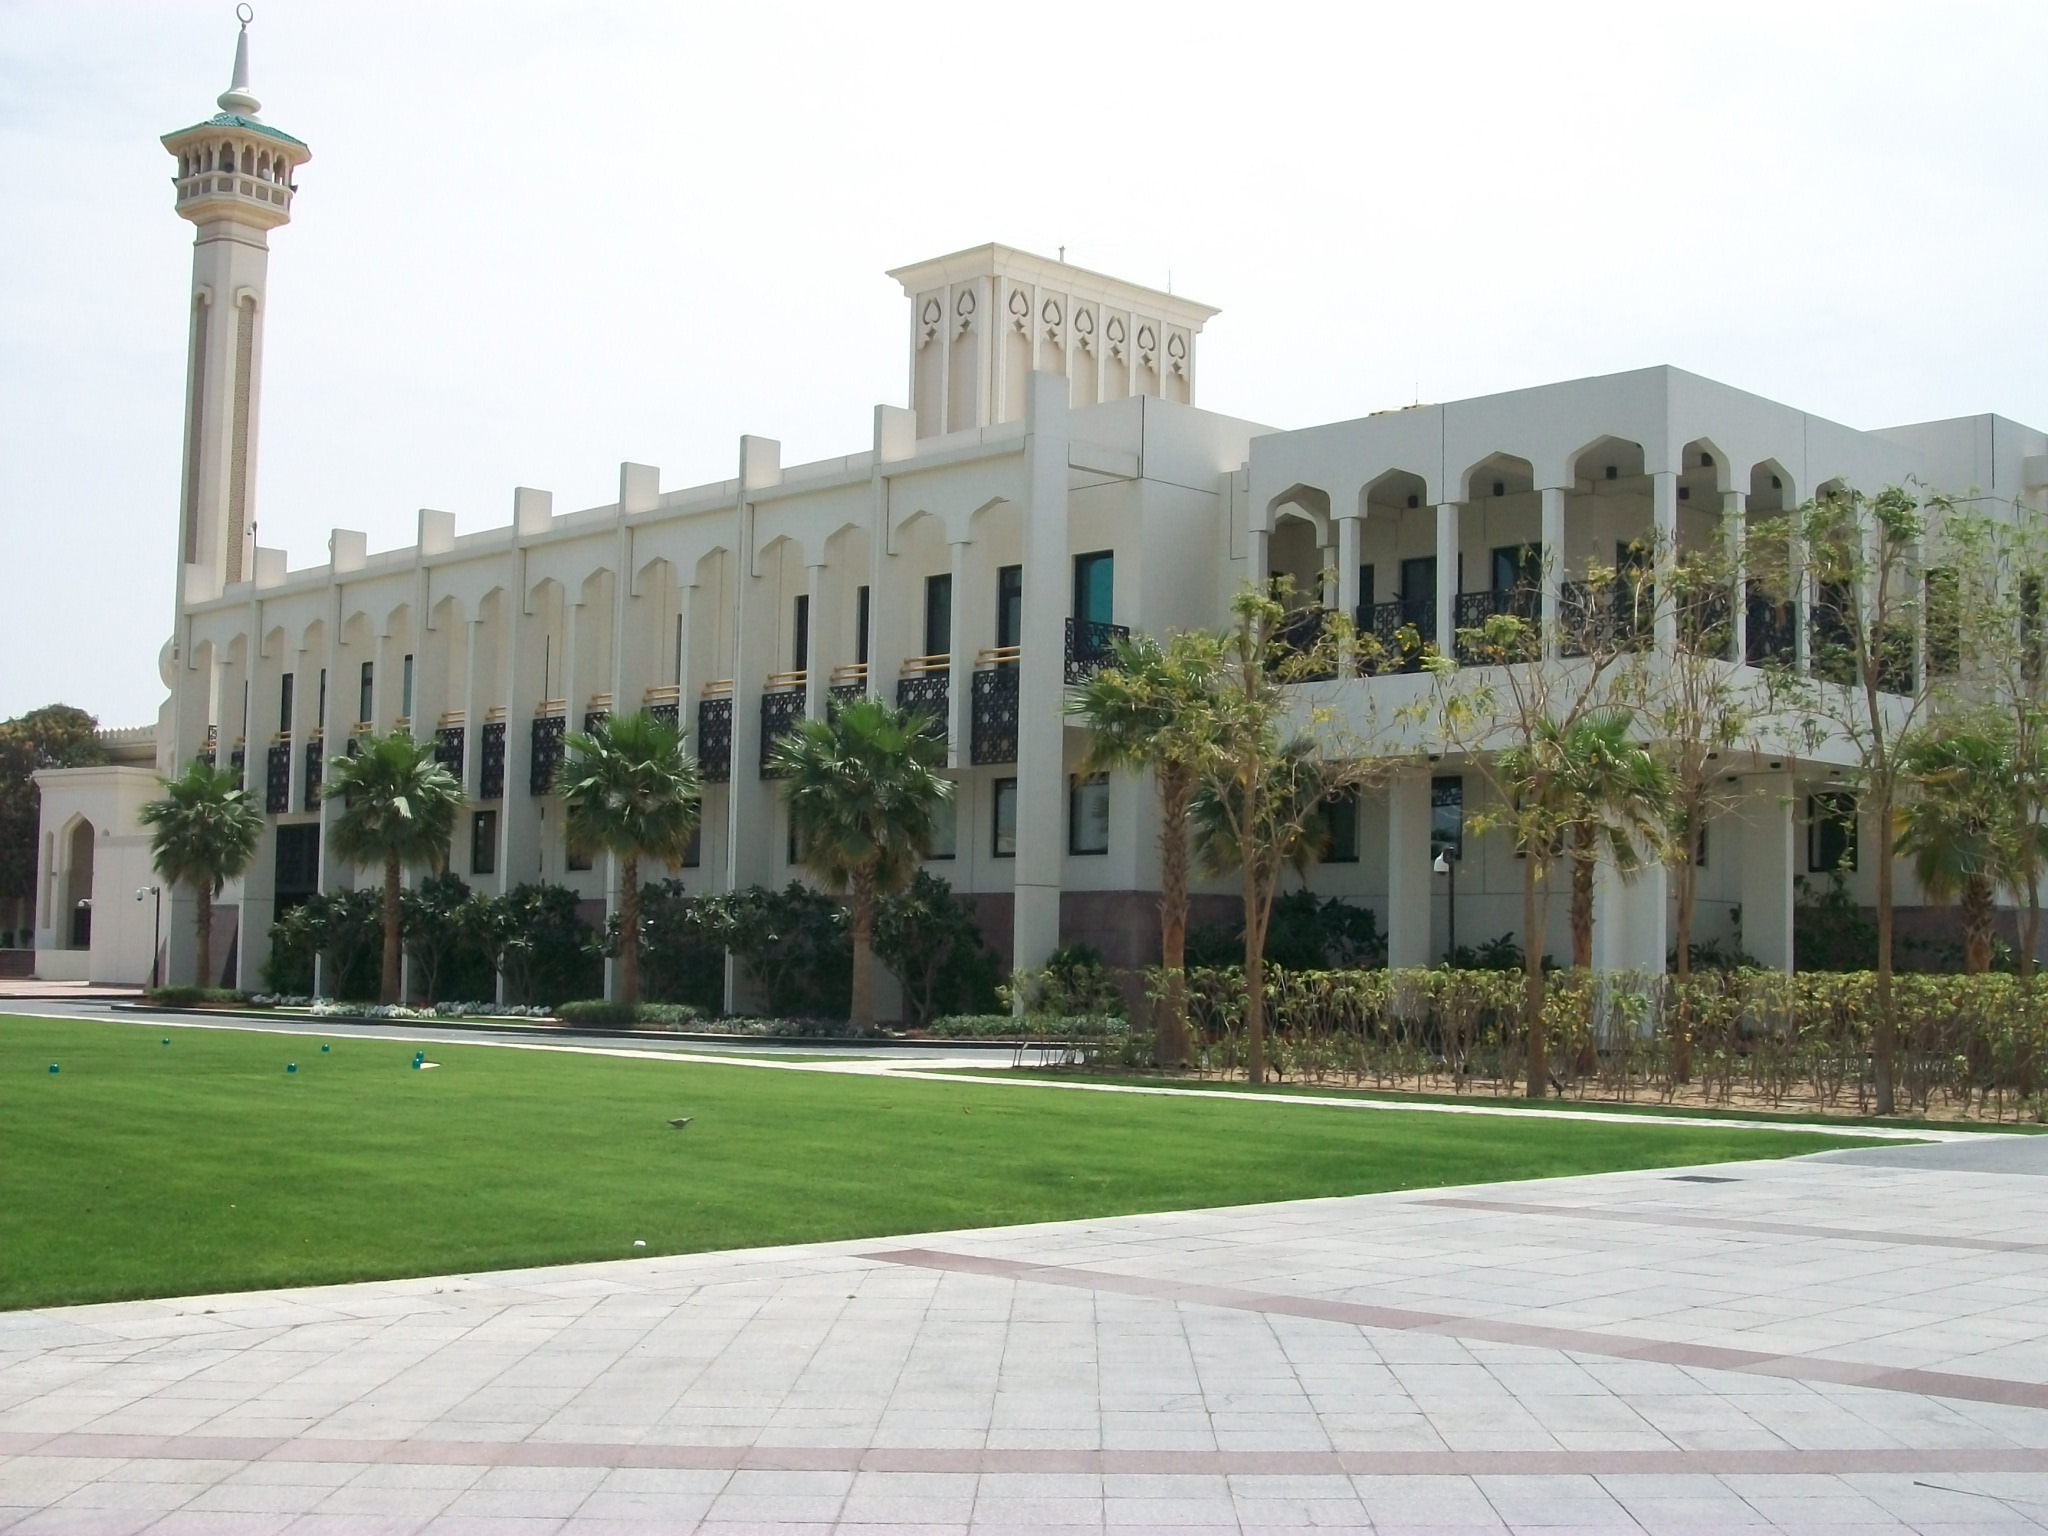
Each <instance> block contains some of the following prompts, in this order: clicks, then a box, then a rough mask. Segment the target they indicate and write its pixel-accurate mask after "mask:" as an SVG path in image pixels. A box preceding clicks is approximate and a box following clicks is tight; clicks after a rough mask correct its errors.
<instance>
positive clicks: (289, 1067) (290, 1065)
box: [284, 1061, 299, 1077]
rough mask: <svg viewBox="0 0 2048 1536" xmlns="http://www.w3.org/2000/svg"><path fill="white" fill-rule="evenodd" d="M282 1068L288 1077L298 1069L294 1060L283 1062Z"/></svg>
mask: <svg viewBox="0 0 2048 1536" xmlns="http://www.w3.org/2000/svg"><path fill="white" fill-rule="evenodd" d="M284 1070H285V1075H286V1076H287V1077H289V1076H290V1075H291V1074H292V1073H294V1072H296V1071H298V1070H299V1064H298V1063H297V1062H296V1061H288V1062H286V1063H285V1064H284Z"/></svg>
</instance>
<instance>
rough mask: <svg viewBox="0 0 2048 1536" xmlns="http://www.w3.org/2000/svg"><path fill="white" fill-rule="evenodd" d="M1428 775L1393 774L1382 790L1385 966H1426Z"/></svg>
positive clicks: (1430, 877) (1429, 876)
mask: <svg viewBox="0 0 2048 1536" xmlns="http://www.w3.org/2000/svg"><path fill="white" fill-rule="evenodd" d="M1430 860H1431V853H1430V848H1429V775H1428V774H1427V773H1424V772H1422V771H1420V770H1412V771H1409V772H1405V773H1400V774H1396V775H1395V776H1394V778H1393V779H1392V780H1390V781H1389V783H1388V785H1387V964H1388V965H1390V966H1394V967H1402V966H1426V965H1428V964H1429V963H1430V953H1429V915H1430V909H1431V907H1432V905H1433V903H1432V897H1433V896H1434V894H1435V892H1434V887H1433V886H1432V884H1431V882H1432V881H1433V880H1434V879H1435V878H1436V877H1435V876H1434V875H1433V874H1432V873H1431V872H1430Z"/></svg>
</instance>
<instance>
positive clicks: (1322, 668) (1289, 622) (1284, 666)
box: [1266, 604, 1337, 683]
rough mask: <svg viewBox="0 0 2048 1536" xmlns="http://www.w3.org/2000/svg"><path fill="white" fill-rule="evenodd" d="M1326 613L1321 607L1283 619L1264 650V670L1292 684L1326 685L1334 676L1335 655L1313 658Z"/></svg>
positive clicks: (1300, 609)
mask: <svg viewBox="0 0 2048 1536" xmlns="http://www.w3.org/2000/svg"><path fill="white" fill-rule="evenodd" d="M1328 617H1329V610H1328V609H1326V608H1324V607H1323V606H1322V605H1321V604H1311V605H1310V606H1309V607H1306V608H1297V609H1296V610H1295V611H1294V612H1292V613H1290V614H1288V615H1286V617H1284V618H1282V619H1281V621H1280V623H1279V624H1278V626H1276V627H1275V629H1274V630H1273V636H1272V640H1271V643H1270V644H1269V645H1268V646H1267V648H1266V670H1267V671H1268V672H1270V673H1275V674H1279V675H1281V676H1284V677H1285V679H1286V680H1287V681H1288V682H1291V683H1320V682H1327V681H1328V680H1329V679H1330V678H1333V677H1335V676H1336V675H1337V667H1336V660H1337V658H1336V656H1335V654H1334V653H1330V654H1325V655H1320V656H1313V658H1312V659H1304V658H1308V657H1311V656H1312V653H1314V652H1315V650H1316V647H1317V646H1318V645H1320V644H1321V643H1322V640H1323V623H1324V621H1325V620H1326V619H1327V618H1328Z"/></svg>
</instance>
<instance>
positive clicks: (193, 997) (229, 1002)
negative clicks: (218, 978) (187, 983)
mask: <svg viewBox="0 0 2048 1536" xmlns="http://www.w3.org/2000/svg"><path fill="white" fill-rule="evenodd" d="M142 996H143V998H144V1000H145V1001H147V1002H152V1003H155V1004H156V1005H157V1006H158V1007H159V1008H204V1007H207V1006H208V1005H212V1006H214V1007H223V1006H225V1007H236V1006H239V1005H241V1004H243V1003H246V1002H248V1001H249V997H248V994H247V993H244V992H238V991H236V990H235V989H234V988H233V987H149V988H146V989H145V990H144V991H143V994H142Z"/></svg>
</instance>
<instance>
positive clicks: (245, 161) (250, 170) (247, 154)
mask: <svg viewBox="0 0 2048 1536" xmlns="http://www.w3.org/2000/svg"><path fill="white" fill-rule="evenodd" d="M255 171H256V152H255V151H254V150H252V149H250V148H249V146H248V145H246V144H244V145H243V146H242V174H243V175H244V176H250V175H254V174H255Z"/></svg>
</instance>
